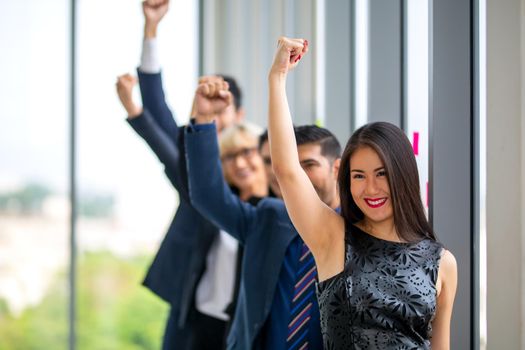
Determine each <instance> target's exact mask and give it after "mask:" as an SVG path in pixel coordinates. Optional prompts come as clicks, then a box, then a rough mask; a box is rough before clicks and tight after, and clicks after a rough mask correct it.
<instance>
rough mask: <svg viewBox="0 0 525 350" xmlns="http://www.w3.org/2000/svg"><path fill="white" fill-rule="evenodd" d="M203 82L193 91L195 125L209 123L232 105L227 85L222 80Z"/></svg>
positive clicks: (216, 78)
mask: <svg viewBox="0 0 525 350" xmlns="http://www.w3.org/2000/svg"><path fill="white" fill-rule="evenodd" d="M203 81H204V82H202V83H199V86H198V87H197V90H196V91H195V99H194V114H195V115H194V116H195V119H196V122H197V123H210V122H212V121H213V120H215V118H217V116H218V115H219V114H221V113H222V112H223V111H224V110H225V109H226V108H227V107H228V106H229V105H230V104H232V103H233V97H232V94H231V92H230V91H229V86H228V83H227V82H225V81H224V80H223V79H222V78H220V77H213V78H211V79H206V80H203Z"/></svg>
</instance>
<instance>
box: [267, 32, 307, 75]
mask: <svg viewBox="0 0 525 350" xmlns="http://www.w3.org/2000/svg"><path fill="white" fill-rule="evenodd" d="M307 52H308V40H306V39H292V38H286V37H280V38H279V41H278V43H277V51H276V52H275V56H274V59H273V64H272V68H271V69H270V74H286V73H288V72H289V71H290V70H292V69H294V68H295V67H296V66H297V64H299V61H300V60H301V58H303V56H304V55H305V54H306V53H307Z"/></svg>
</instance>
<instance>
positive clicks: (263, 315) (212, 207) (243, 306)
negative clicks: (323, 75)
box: [185, 126, 298, 350]
mask: <svg viewBox="0 0 525 350" xmlns="http://www.w3.org/2000/svg"><path fill="white" fill-rule="evenodd" d="M186 130H187V131H186V140H185V141H186V158H187V163H188V164H187V165H188V173H189V174H190V177H189V184H190V195H191V200H192V203H193V205H194V206H195V208H197V209H198V210H199V211H200V212H201V213H202V214H203V215H204V216H205V217H207V218H209V219H210V220H211V221H212V222H213V223H215V224H216V225H217V226H219V227H221V228H222V229H223V230H224V231H226V232H228V233H229V234H231V235H232V236H234V237H235V238H236V239H237V240H238V241H239V242H240V243H241V244H243V245H244V257H243V265H242V266H243V268H242V275H241V283H240V290H239V298H238V301H237V308H236V310H235V317H234V320H233V325H232V329H231V331H230V334H229V335H228V349H243V350H246V349H257V347H258V344H257V343H256V342H255V339H256V337H257V335H258V334H259V332H260V330H261V327H262V325H263V324H264V322H265V321H266V319H267V317H268V314H269V312H270V308H271V306H272V302H273V298H274V294H275V289H276V286H277V281H278V278H279V273H280V271H281V266H282V263H283V261H284V257H285V253H286V249H287V247H288V245H289V244H290V243H291V242H292V240H293V239H294V238H295V237H297V235H298V233H297V231H296V230H295V228H294V227H293V225H292V223H291V221H290V218H289V217H288V214H287V212H286V207H285V206H284V202H283V201H282V200H279V199H275V198H264V199H262V200H261V201H260V202H259V203H258V204H257V206H253V205H251V204H248V203H245V202H243V201H241V200H240V199H239V198H238V197H237V196H235V195H234V194H233V193H232V192H231V190H230V188H229V187H228V185H227V184H226V181H225V180H224V177H223V174H222V169H221V164H220V159H219V149H218V145H217V136H216V131H215V128H214V127H213V128H206V129H203V130H199V131H196V130H195V129H194V128H193V127H191V126H188V127H187V128H186ZM192 174H206V176H193V175H192Z"/></svg>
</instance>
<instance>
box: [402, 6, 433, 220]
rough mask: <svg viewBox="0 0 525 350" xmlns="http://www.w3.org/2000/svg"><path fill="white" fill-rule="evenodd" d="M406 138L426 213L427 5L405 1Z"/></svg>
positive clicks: (427, 142)
mask: <svg viewBox="0 0 525 350" xmlns="http://www.w3.org/2000/svg"><path fill="white" fill-rule="evenodd" d="M406 11H407V16H406V20H407V34H406V35H407V40H406V45H407V47H406V57H407V66H406V67H407V101H406V106H407V116H406V118H407V123H406V131H407V136H408V137H409V139H410V140H411V141H412V146H413V148H414V153H415V155H416V160H417V164H418V170H419V182H420V187H421V196H422V200H423V204H425V209H426V210H427V212H428V144H429V139H428V123H429V120H428V68H429V63H428V43H429V42H428V1H427V0H408V1H407V8H406Z"/></svg>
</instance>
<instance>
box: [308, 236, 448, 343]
mask: <svg viewBox="0 0 525 350" xmlns="http://www.w3.org/2000/svg"><path fill="white" fill-rule="evenodd" d="M345 246H346V247H345V250H346V253H345V269H344V271H342V272H341V273H339V274H337V275H335V276H333V277H331V278H330V279H328V280H325V281H322V282H319V283H318V285H317V296H318V299H319V309H320V313H321V329H322V332H323V342H324V348H325V350H332V349H338V350H339V349H399V350H401V349H430V337H431V333H432V326H431V322H432V320H433V318H434V314H435V311H436V281H437V273H438V268H439V261H440V258H441V254H442V251H443V247H442V245H441V244H439V243H437V242H435V241H432V240H429V239H424V240H422V241H420V242H418V243H397V242H391V241H385V240H382V239H379V238H376V237H374V236H371V235H369V234H367V233H365V232H363V231H361V230H360V229H359V228H357V227H356V226H352V227H351V228H350V232H348V233H347V238H346V242H345Z"/></svg>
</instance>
